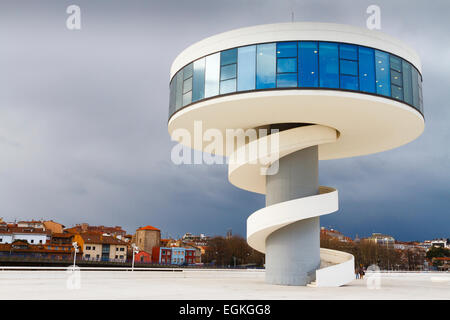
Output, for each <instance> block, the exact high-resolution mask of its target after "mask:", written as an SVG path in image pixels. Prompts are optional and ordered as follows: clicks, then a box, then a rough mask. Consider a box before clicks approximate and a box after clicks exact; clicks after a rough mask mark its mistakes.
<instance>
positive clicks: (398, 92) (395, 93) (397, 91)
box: [391, 85, 403, 100]
mask: <svg viewBox="0 0 450 320" xmlns="http://www.w3.org/2000/svg"><path fill="white" fill-rule="evenodd" d="M391 94H392V98H395V99H398V100H403V88H402V87H399V86H395V85H392V86H391Z"/></svg>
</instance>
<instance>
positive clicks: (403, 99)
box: [168, 23, 424, 160]
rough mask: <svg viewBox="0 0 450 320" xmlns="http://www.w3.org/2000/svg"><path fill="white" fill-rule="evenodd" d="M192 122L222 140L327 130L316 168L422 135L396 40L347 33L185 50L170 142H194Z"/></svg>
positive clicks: (262, 35) (265, 36) (240, 40)
mask: <svg viewBox="0 0 450 320" xmlns="http://www.w3.org/2000/svg"><path fill="white" fill-rule="evenodd" d="M195 121H202V129H203V130H207V129H209V128H214V129H219V130H221V131H222V132H223V133H224V134H223V136H224V137H225V130H226V129H238V128H240V129H249V128H258V127H261V126H265V125H270V124H275V123H308V124H318V125H322V126H326V127H330V128H333V129H335V130H336V131H337V132H338V139H337V140H336V141H335V142H334V143H328V144H322V145H320V146H319V159H321V160H325V159H335V158H344V157H352V156H359V155H365V154H371V153H376V152H381V151H385V150H389V149H393V148H395V147H398V146H401V145H403V144H406V143H408V142H410V141H412V140H414V139H415V138H417V137H418V136H419V135H420V134H421V133H422V132H423V130H424V117H423V102H422V76H421V63H420V59H419V57H418V55H417V54H416V53H415V52H414V50H412V49H411V48H409V47H408V46H407V45H405V44H404V43H402V42H401V41H398V40H396V39H394V38H392V37H390V36H388V35H385V34H383V33H381V32H378V31H371V30H367V29H363V28H358V27H353V26H347V25H339V24H328V23H281V24H271V25H261V26H255V27H248V28H242V29H237V30H233V31H229V32H225V33H222V34H219V35H215V36H212V37H210V38H206V39H204V40H202V41H200V42H197V43H195V44H194V45H192V46H190V47H188V48H187V49H186V50H184V51H183V52H182V53H181V54H180V55H179V56H178V57H177V58H176V59H175V61H174V63H173V65H172V68H171V82H170V107H169V121H168V130H169V133H170V135H171V136H172V135H173V132H174V130H176V129H178V128H183V129H186V130H188V131H189V132H191V133H192V134H193V132H194V122H195ZM181 143H183V144H186V145H188V146H189V147H193V148H196V149H203V148H204V147H205V146H206V145H207V144H206V143H204V145H203V146H201V145H196V146H194V145H193V144H190V142H189V141H181ZM224 143H225V142H224ZM225 153H226V150H224V154H223V155H225V156H229V155H230V154H225Z"/></svg>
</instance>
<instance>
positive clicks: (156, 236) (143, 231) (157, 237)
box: [134, 226, 161, 252]
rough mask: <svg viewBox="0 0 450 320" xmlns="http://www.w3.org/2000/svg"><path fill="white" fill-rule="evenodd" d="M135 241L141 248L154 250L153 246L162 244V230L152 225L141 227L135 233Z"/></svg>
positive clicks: (147, 250) (148, 250)
mask: <svg viewBox="0 0 450 320" xmlns="http://www.w3.org/2000/svg"><path fill="white" fill-rule="evenodd" d="M134 241H135V244H136V245H137V246H138V248H139V250H141V251H146V252H152V250H153V248H155V247H159V246H160V241H161V230H159V229H158V228H155V227H152V226H146V227H142V228H139V229H137V230H136V233H135V235H134Z"/></svg>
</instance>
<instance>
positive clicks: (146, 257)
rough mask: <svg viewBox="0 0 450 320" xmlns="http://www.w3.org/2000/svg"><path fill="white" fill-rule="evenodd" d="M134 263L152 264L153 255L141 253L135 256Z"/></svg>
mask: <svg viewBox="0 0 450 320" xmlns="http://www.w3.org/2000/svg"><path fill="white" fill-rule="evenodd" d="M134 262H135V263H151V262H152V255H151V254H150V253H148V252H145V251H139V253H137V254H136V255H135V256H134Z"/></svg>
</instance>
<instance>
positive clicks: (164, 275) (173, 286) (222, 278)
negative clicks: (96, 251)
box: [0, 269, 450, 300]
mask: <svg viewBox="0 0 450 320" xmlns="http://www.w3.org/2000/svg"><path fill="white" fill-rule="evenodd" d="M79 275H80V278H79V280H80V281H79V282H78V284H79V288H77V281H76V278H73V274H70V273H68V272H67V271H64V270H52V271H28V270H26V271H23V270H22V271H21V270H1V269H0V299H162V300H176V299H206V300H209V299H239V300H240V299H283V300H287V299H450V273H389V274H387V273H380V274H377V275H376V276H379V278H376V277H375V278H371V275H369V274H368V277H366V279H364V280H355V281H353V282H351V283H350V284H349V285H347V286H344V287H340V288H311V287H294V286H274V285H269V284H266V283H265V282H264V271H260V270H225V271H224V270H220V271H218V270H192V269H191V270H183V271H182V272H170V271H135V272H131V271H85V270H82V271H80V273H79ZM367 279H368V280H367ZM367 281H368V282H367ZM70 288H71V289H70Z"/></svg>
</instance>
